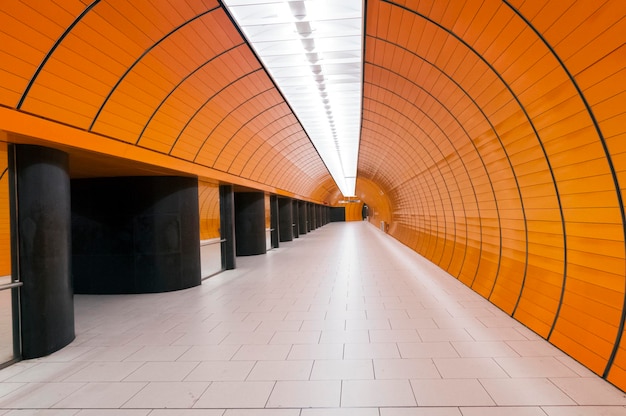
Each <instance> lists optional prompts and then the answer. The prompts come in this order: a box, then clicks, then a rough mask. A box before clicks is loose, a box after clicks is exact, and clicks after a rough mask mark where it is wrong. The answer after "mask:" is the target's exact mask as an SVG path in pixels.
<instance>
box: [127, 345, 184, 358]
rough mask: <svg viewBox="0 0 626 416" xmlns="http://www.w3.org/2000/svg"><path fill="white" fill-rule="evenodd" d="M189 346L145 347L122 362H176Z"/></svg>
mask: <svg viewBox="0 0 626 416" xmlns="http://www.w3.org/2000/svg"><path fill="white" fill-rule="evenodd" d="M189 348H190V347H189V346H184V345H176V346H169V345H167V346H145V347H143V348H141V349H140V350H138V351H137V352H135V353H133V354H131V355H129V356H128V357H127V358H125V359H124V361H143V362H146V361H176V360H177V359H178V358H180V357H181V356H182V355H183V354H184V353H185V352H187V350H189Z"/></svg>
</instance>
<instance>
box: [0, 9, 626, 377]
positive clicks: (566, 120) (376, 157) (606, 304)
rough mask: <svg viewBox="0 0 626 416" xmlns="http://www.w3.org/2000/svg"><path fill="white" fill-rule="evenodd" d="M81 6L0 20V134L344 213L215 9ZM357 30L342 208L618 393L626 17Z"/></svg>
mask: <svg viewBox="0 0 626 416" xmlns="http://www.w3.org/2000/svg"><path fill="white" fill-rule="evenodd" d="M86 3H87V2H83V1H78V0H67V1H64V2H62V3H61V2H53V1H48V0H40V1H37V2H26V3H23V2H19V1H17V0H7V1H4V2H2V4H0V45H2V46H0V80H1V81H0V110H1V111H0V113H1V114H0V116H5V115H6V113H7V112H9V113H11V112H12V113H15V114H19V115H20V116H25V115H32V116H33V117H34V118H36V119H37V120H42V119H45V120H51V121H53V122H54V123H55V124H61V125H63V126H70V127H71V128H72V129H74V130H76V131H80V132H86V134H84V135H79V136H77V137H80V138H81V140H84V144H83V143H81V142H80V140H75V141H74V142H73V145H75V146H79V147H81V146H84V148H85V149H90V150H94V151H100V152H103V153H113V150H115V152H117V153H116V154H122V155H123V154H126V155H129V157H130V156H132V155H136V154H138V152H139V151H142V152H143V151H145V152H148V154H149V155H152V156H150V157H152V162H153V163H154V164H170V163H171V164H172V166H170V167H176V168H179V170H182V171H187V172H188V173H193V174H198V172H205V173H206V176H207V177H209V178H210V177H211V174H212V172H213V173H227V174H228V175H230V176H229V178H231V180H232V181H233V182H234V183H238V181H242V182H245V183H241V184H243V185H246V186H250V184H251V183H252V184H257V185H258V186H259V187H262V188H263V189H273V190H279V191H283V192H285V193H291V194H295V195H298V196H302V197H305V198H310V199H312V200H316V201H325V200H329V201H336V200H338V199H339V198H340V196H339V195H338V192H337V188H336V186H335V185H334V182H333V181H332V179H331V178H330V175H329V174H328V171H327V169H326V167H325V166H324V164H323V162H322V161H321V160H320V158H319V155H318V154H317V152H316V150H315V148H314V147H313V146H312V145H311V143H310V141H309V139H308V137H307V136H306V134H305V133H304V131H303V130H302V127H301V126H300V124H299V122H298V120H297V118H296V117H295V116H294V115H293V114H292V112H291V109H290V107H289V106H288V105H287V104H286V103H285V102H284V99H283V97H282V96H281V94H280V93H279V92H278V91H277V90H276V88H275V86H274V85H273V83H272V82H271V80H270V78H269V77H268V75H267V74H266V72H265V71H264V69H263V68H262V67H261V65H260V64H259V62H258V60H257V59H256V57H255V56H254V54H253V53H252V52H251V49H250V48H249V46H248V45H247V44H246V42H245V41H244V39H243V38H242V36H241V34H240V32H239V31H238V30H237V29H236V28H235V26H234V25H233V22H232V21H231V20H230V19H229V17H228V16H227V14H226V13H225V11H224V9H223V7H222V5H221V3H220V2H218V1H208V0H207V1H198V0H188V1H185V2H172V1H166V0H160V1H147V0H143V1H130V0H128V1H117V2H109V1H106V0H96V1H93V2H91V3H87V4H86ZM365 31H366V36H365V45H364V51H365V62H364V89H363V93H364V97H363V114H362V133H361V145H360V153H359V171H358V174H359V179H358V182H357V195H359V197H360V198H361V199H362V200H364V201H365V202H366V203H367V204H368V205H369V207H370V212H372V213H375V214H376V216H375V217H374V219H375V220H376V221H379V220H380V221H384V222H385V223H388V227H389V228H388V232H389V233H390V234H391V235H393V236H394V237H396V238H397V239H399V240H400V241H402V242H404V243H405V244H407V245H408V246H410V247H412V248H413V249H415V250H416V251H418V252H419V253H421V254H422V255H424V256H425V257H427V258H429V259H430V260H431V261H433V262H434V263H436V264H437V265H439V266H440V267H442V268H444V269H446V270H447V271H448V272H450V273H451V274H452V275H453V276H455V277H457V278H458V279H459V280H461V281H462V282H463V283H465V284H467V285H469V286H470V287H472V288H473V289H474V290H476V291H477V292H478V293H480V294H481V295H482V296H484V297H486V298H488V299H490V300H491V301H492V302H493V303H495V304H496V305H498V306H499V307H500V308H502V310H503V311H505V312H506V313H508V314H511V315H512V316H514V317H515V318H516V319H518V320H520V321H521V322H523V323H524V324H526V325H527V326H528V327H529V328H530V329H532V330H533V331H535V332H536V333H538V334H539V335H541V336H542V337H545V338H547V339H549V340H550V341H551V342H552V343H553V344H555V345H556V346H558V347H559V348H561V349H563V350H564V351H566V352H567V353H568V354H570V355H571V356H572V357H574V358H575V359H577V360H579V361H580V362H582V363H583V364H584V365H586V366H587V367H589V368H590V369H591V370H593V371H594V372H596V373H597V374H599V375H602V376H604V377H605V378H607V379H608V380H609V381H611V382H612V383H614V384H616V385H617V386H619V387H621V388H622V389H624V388H626V337H624V336H623V335H624V329H625V322H626V314H625V307H624V305H625V301H626V296H625V295H626V262H625V259H626V255H625V253H626V246H625V224H626V218H625V210H624V200H623V194H622V188H623V187H624V185H623V184H624V182H625V181H626V128H625V127H624V126H626V110H625V109H626V64H625V62H626V46H625V43H624V41H625V39H626V3H625V2H623V1H621V0H602V1H596V2H589V1H581V0H578V1H576V0H567V1H565V0H558V1H557V0H551V1H540V0H525V1H523V0H467V1H456V0H449V1H447V0H429V1H424V0H420V1H417V0H412V1H411V0H405V1H400V0H395V1H389V0H368V1H366V24H365ZM16 119H17V118H16ZM0 120H1V117H0ZM19 120H29V118H28V117H27V118H26V119H23V118H20V119H19ZM0 122H1V121H0ZM0 129H6V126H3V125H0ZM25 130H27V129H26V128H25ZM50 131H52V130H50ZM55 132H56V130H55ZM16 133H20V131H16ZM42 139H46V140H47V143H53V144H54V142H55V140H60V139H58V138H56V137H52V133H50V134H49V136H48V137H42ZM92 141H93V142H94V143H96V142H97V143H98V144H97V145H94V144H92V143H91V142H92ZM94 146H95V147H94ZM120 147H122V148H123V149H126V150H123V151H121V150H118V149H119V148H120ZM128 149H130V150H128ZM150 157H148V159H146V158H145V157H144V160H143V162H147V161H150V160H149V159H150ZM177 161H178V162H185V163H182V164H178V165H177V164H176V163H175V162H177ZM196 168H197V169H196ZM204 168H206V169H207V170H202V169H204Z"/></svg>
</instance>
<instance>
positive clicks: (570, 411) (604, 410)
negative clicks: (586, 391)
mask: <svg viewBox="0 0 626 416" xmlns="http://www.w3.org/2000/svg"><path fill="white" fill-rule="evenodd" d="M542 410H543V411H544V412H545V414H546V415H547V416H624V415H626V407H623V406H554V407H551V406H543V407H542ZM542 416H543V415H542Z"/></svg>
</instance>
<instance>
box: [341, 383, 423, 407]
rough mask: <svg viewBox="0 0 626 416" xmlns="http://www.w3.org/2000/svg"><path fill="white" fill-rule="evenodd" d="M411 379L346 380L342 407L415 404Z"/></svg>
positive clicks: (342, 394) (342, 393) (342, 395)
mask: <svg viewBox="0 0 626 416" xmlns="http://www.w3.org/2000/svg"><path fill="white" fill-rule="evenodd" d="M415 405H416V402H415V396H414V395H413V391H412V389H411V384H410V383H409V380H346V381H344V382H343V388H342V392H341V406H342V407H383V406H415Z"/></svg>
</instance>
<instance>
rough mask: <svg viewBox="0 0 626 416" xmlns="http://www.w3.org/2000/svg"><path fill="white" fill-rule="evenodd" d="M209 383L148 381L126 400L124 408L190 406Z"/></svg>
mask: <svg viewBox="0 0 626 416" xmlns="http://www.w3.org/2000/svg"><path fill="white" fill-rule="evenodd" d="M208 386H209V383H202V382H187V381H186V382H155V383H149V384H148V385H147V386H145V387H144V388H143V389H142V390H141V391H140V392H138V393H137V394H136V395H134V396H133V397H132V398H131V399H130V400H128V401H127V402H126V403H125V404H124V406H123V407H125V408H144V409H145V408H148V409H156V408H190V407H192V406H193V405H194V403H195V402H196V400H198V398H199V397H200V396H201V395H202V393H204V392H205V391H206V389H207V387H208Z"/></svg>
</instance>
